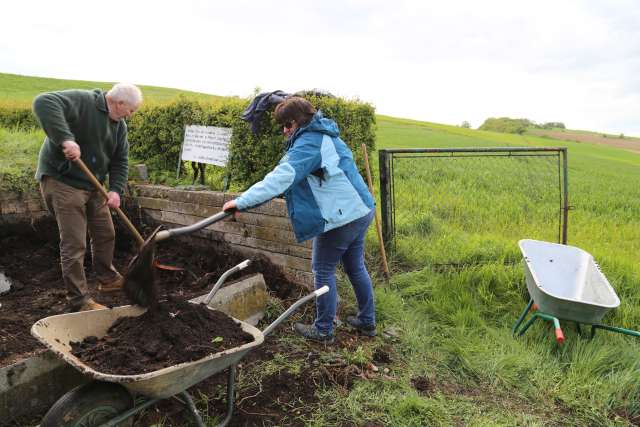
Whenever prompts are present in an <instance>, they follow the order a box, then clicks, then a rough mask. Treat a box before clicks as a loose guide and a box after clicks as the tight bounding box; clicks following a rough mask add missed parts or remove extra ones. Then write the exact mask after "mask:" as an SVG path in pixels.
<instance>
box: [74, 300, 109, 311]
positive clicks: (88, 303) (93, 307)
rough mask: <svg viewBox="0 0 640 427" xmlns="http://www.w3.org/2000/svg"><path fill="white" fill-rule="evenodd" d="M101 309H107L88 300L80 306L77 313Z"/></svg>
mask: <svg viewBox="0 0 640 427" xmlns="http://www.w3.org/2000/svg"><path fill="white" fill-rule="evenodd" d="M101 308H107V307H106V306H104V305H102V304H98V303H97V302H95V301H94V300H93V299H92V298H89V299H88V300H87V301H86V302H85V303H84V304H82V305H81V306H80V310H79V311H89V310H100V309H101Z"/></svg>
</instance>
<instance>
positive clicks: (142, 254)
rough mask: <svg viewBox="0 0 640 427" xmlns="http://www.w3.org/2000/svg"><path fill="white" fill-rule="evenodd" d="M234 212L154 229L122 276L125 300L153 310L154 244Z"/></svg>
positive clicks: (199, 227)
mask: <svg viewBox="0 0 640 427" xmlns="http://www.w3.org/2000/svg"><path fill="white" fill-rule="evenodd" d="M234 211H235V210H229V211H222V212H219V213H217V214H215V215H212V216H210V217H208V218H205V219H203V220H202V221H199V222H196V223H195V224H191V225H187V226H184V227H178V228H172V229H171V230H160V229H161V227H158V228H156V229H155V231H154V232H153V233H152V234H151V236H149V237H148V238H147V240H145V241H144V244H143V245H142V246H141V247H140V250H139V251H138V254H137V255H136V256H135V257H134V258H133V259H132V260H131V262H130V263H129V268H128V269H127V272H126V274H125V275H124V284H123V289H124V292H125V295H126V296H127V298H129V300H131V302H133V303H134V304H138V305H140V306H143V307H151V308H153V307H155V305H156V304H157V301H158V292H157V289H156V287H155V270H154V268H153V267H154V265H155V264H154V263H155V261H154V259H155V250H156V242H160V241H162V240H166V239H169V238H171V237H176V236H181V235H184V234H190V233H193V232H194V231H198V230H201V229H203V228H205V227H207V226H208V225H211V224H214V223H216V222H218V221H221V220H223V219H224V218H226V217H228V216H231V215H232V214H233V212H234Z"/></svg>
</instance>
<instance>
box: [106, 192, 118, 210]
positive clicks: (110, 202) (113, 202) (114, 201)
mask: <svg viewBox="0 0 640 427" xmlns="http://www.w3.org/2000/svg"><path fill="white" fill-rule="evenodd" d="M107 196H109V198H108V199H107V206H109V207H110V208H112V209H116V208H119V207H120V195H119V194H118V193H116V192H115V191H109V192H108V193H107Z"/></svg>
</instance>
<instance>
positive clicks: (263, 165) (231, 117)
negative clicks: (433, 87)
mask: <svg viewBox="0 0 640 427" xmlns="http://www.w3.org/2000/svg"><path fill="white" fill-rule="evenodd" d="M307 99H309V101H310V102H312V103H313V104H314V105H315V106H316V108H319V109H321V110H322V111H323V113H324V115H325V116H326V117H329V118H331V119H334V120H335V121H336V122H337V123H338V127H339V128H340V131H341V137H342V139H343V140H344V141H345V142H347V144H349V146H350V147H351V149H352V150H353V151H354V156H355V157H356V158H357V159H358V164H359V166H360V167H361V170H363V169H364V166H363V164H362V160H361V157H362V156H361V155H360V153H361V148H360V146H361V144H362V143H364V144H366V146H367V148H368V150H369V151H373V150H374V149H375V129H374V125H375V113H374V109H373V107H372V106H371V105H369V104H366V103H362V102H357V101H346V100H343V99H339V98H328V97H314V96H310V97H308V98H307ZM247 105H248V102H247V101H243V100H234V99H228V100H223V101H220V102H219V103H215V104H201V103H198V102H196V101H193V100H189V99H186V98H182V99H180V100H178V101H176V102H174V103H172V104H168V105H163V106H153V107H144V108H142V109H141V110H140V111H139V112H137V113H136V114H134V115H133V116H132V118H131V119H130V120H129V141H130V144H131V155H132V156H133V157H135V158H136V159H139V160H141V161H144V162H145V163H146V164H147V166H148V167H149V168H150V170H152V171H153V170H156V171H157V170H164V171H175V169H176V167H177V164H178V158H179V155H180V147H181V144H182V140H183V137H184V128H185V126H186V125H204V126H218V127H230V128H232V129H233V136H232V138H231V144H230V158H229V163H228V165H227V168H228V171H229V173H230V175H231V179H232V182H233V183H234V187H238V188H241V189H244V188H247V187H249V186H250V185H251V184H253V183H255V182H257V181H259V180H261V179H262V178H263V177H264V175H266V174H267V173H268V172H269V171H270V170H271V169H273V167H274V166H275V165H276V163H277V162H278V160H279V159H280V158H281V157H282V154H283V150H284V136H283V134H282V129H281V128H280V127H278V126H277V125H276V123H275V122H274V121H273V120H272V118H271V114H270V113H266V114H265V115H264V117H263V119H262V120H263V121H262V123H261V125H262V126H261V132H260V134H259V135H257V136H255V135H253V133H252V132H251V129H250V125H249V124H248V123H247V122H245V121H243V120H242V119H241V118H240V116H241V114H242V112H243V111H244V109H245V108H246V106H247Z"/></svg>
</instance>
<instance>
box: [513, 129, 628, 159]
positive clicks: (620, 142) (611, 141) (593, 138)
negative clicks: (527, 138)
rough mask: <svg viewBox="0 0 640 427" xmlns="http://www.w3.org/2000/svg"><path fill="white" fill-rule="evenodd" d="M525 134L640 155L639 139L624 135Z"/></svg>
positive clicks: (532, 131) (576, 132)
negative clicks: (601, 146) (612, 148)
mask: <svg viewBox="0 0 640 427" xmlns="http://www.w3.org/2000/svg"><path fill="white" fill-rule="evenodd" d="M525 134H526V135H535V136H540V137H543V138H553V139H559V140H561V141H573V142H578V143H580V142H586V143H591V144H599V145H608V146H611V147H616V148H621V149H623V150H630V151H635V152H636V153H640V138H635V137H630V136H624V135H610V134H606V133H597V132H590V131H585V130H572V129H528V130H527V132H526V133H525Z"/></svg>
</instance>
